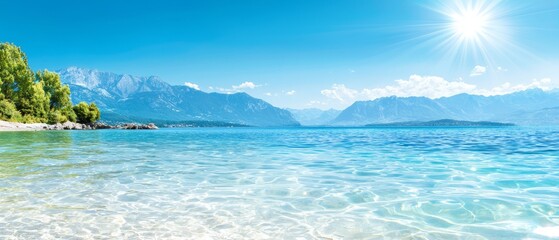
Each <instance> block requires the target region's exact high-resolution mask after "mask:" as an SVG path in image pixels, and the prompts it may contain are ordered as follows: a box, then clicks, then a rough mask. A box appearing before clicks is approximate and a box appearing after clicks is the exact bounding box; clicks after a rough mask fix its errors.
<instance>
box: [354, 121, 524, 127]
mask: <svg viewBox="0 0 559 240" xmlns="http://www.w3.org/2000/svg"><path fill="white" fill-rule="evenodd" d="M510 126H515V125H514V124H512V123H500V122H489V121H479V122H475V121H463V120H453V119H441V120H434V121H409V122H394V123H373V124H367V125H365V127H510Z"/></svg>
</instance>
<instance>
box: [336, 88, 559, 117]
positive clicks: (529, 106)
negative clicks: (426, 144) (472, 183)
mask: <svg viewBox="0 0 559 240" xmlns="http://www.w3.org/2000/svg"><path fill="white" fill-rule="evenodd" d="M558 107H559V92H558V91H543V90H541V89H538V88H536V89H529V90H525V91H520V92H515V93H511V94H506V95H498V96H479V95H471V94H465V93H464V94H458V95H455V96H451V97H443V98H437V99H430V98H426V97H384V98H378V99H375V100H372V101H358V102H355V103H354V104H352V105H351V106H349V107H348V108H346V109H345V110H343V111H342V112H341V113H340V114H339V115H338V117H336V119H334V120H333V121H332V122H330V124H332V125H366V124H376V123H393V122H408V121H433V120H438V119H459V120H465V121H496V122H510V123H515V124H522V125H542V124H550V123H559V121H558V120H557V119H559V111H558V110H557V109H559V108H558ZM545 109H548V110H545ZM529 116H531V117H529ZM536 116H538V117H536Z"/></svg>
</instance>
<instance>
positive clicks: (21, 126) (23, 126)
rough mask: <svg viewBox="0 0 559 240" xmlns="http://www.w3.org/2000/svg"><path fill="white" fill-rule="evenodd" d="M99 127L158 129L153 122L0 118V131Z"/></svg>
mask: <svg viewBox="0 0 559 240" xmlns="http://www.w3.org/2000/svg"><path fill="white" fill-rule="evenodd" d="M99 129H124V130H133V129H134V130H136V129H138V130H139V129H144V130H155V129H159V128H158V127H157V126H155V124H153V123H149V124H136V123H126V124H122V125H108V124H105V123H99V122H96V123H91V124H83V123H75V122H65V123H57V124H46V123H19V122H7V121H3V120H0V132H35V131H60V130H99Z"/></svg>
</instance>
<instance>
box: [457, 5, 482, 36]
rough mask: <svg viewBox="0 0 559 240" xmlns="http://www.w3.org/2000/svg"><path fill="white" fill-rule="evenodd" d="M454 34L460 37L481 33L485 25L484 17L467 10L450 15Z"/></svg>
mask: <svg viewBox="0 0 559 240" xmlns="http://www.w3.org/2000/svg"><path fill="white" fill-rule="evenodd" d="M452 19H453V24H452V26H453V28H454V31H455V34H457V35H459V36H460V37H462V38H476V37H478V36H479V35H480V34H483V32H484V31H485V27H486V19H485V17H484V16H482V15H481V14H480V13H479V12H476V11H467V12H463V13H459V14H456V15H454V16H453V17H452Z"/></svg>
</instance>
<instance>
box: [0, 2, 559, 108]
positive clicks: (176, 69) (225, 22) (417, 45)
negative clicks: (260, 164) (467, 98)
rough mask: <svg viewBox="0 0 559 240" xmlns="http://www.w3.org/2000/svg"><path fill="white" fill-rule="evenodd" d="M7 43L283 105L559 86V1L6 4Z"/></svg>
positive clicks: (51, 64) (3, 35)
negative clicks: (242, 94)
mask: <svg viewBox="0 0 559 240" xmlns="http://www.w3.org/2000/svg"><path fill="white" fill-rule="evenodd" d="M0 5H1V6H2V9H3V11H2V14H0V42H12V43H14V44H16V45H18V46H20V47H22V49H23V50H24V51H25V52H26V53H27V56H28V59H29V64H30V65H31V67H32V68H33V69H35V70H39V69H50V70H58V69H63V68H67V67H70V66H77V67H81V68H88V69H98V70H100V71H108V72H115V73H121V74H132V75H136V76H152V75H155V76H159V77H161V78H162V79H163V80H164V81H167V82H169V83H171V84H175V85H182V84H186V85H188V86H190V87H193V88H198V89H200V90H202V91H206V92H223V93H234V92H240V91H243V92H247V93H249V94H250V95H252V96H254V97H257V98H261V99H264V100H266V101H268V102H270V103H272V104H273V105H275V106H278V107H282V108H299V109H301V108H321V109H329V108H336V109H343V108H345V107H347V106H349V105H351V104H352V103H353V102H355V101H360V100H371V99H375V98H378V97H383V96H391V95H396V96H426V97H431V98H437V97H443V96H450V95H453V94H458V93H463V92H467V93H472V94H483V95H495V94H505V93H509V92H513V91H520V90H524V89H527V88H532V87H539V88H542V89H544V90H547V89H552V88H555V87H559V44H558V43H559V1H549V0H531V1H524V0H509V1H472V0H470V1H459V0H446V1H442V0H440V1H433V0H425V1H420V0H415V1H412V0H400V1H392V0H385V1H382V0H374V1H373V0H368V1H353V0H347V1H333V0H316V1H313V0H308V1H291V0H282V1H272V0H262V1H260V0H259V1H257V0H253V1H243V0H237V1H219V0H215V1H168V0H158V1H143V0H137V1H109V0H97V1H75V0H72V1H70V0H68V1H58V0H52V1H39V0H37V1H29V0H18V1H13V0H0Z"/></svg>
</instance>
